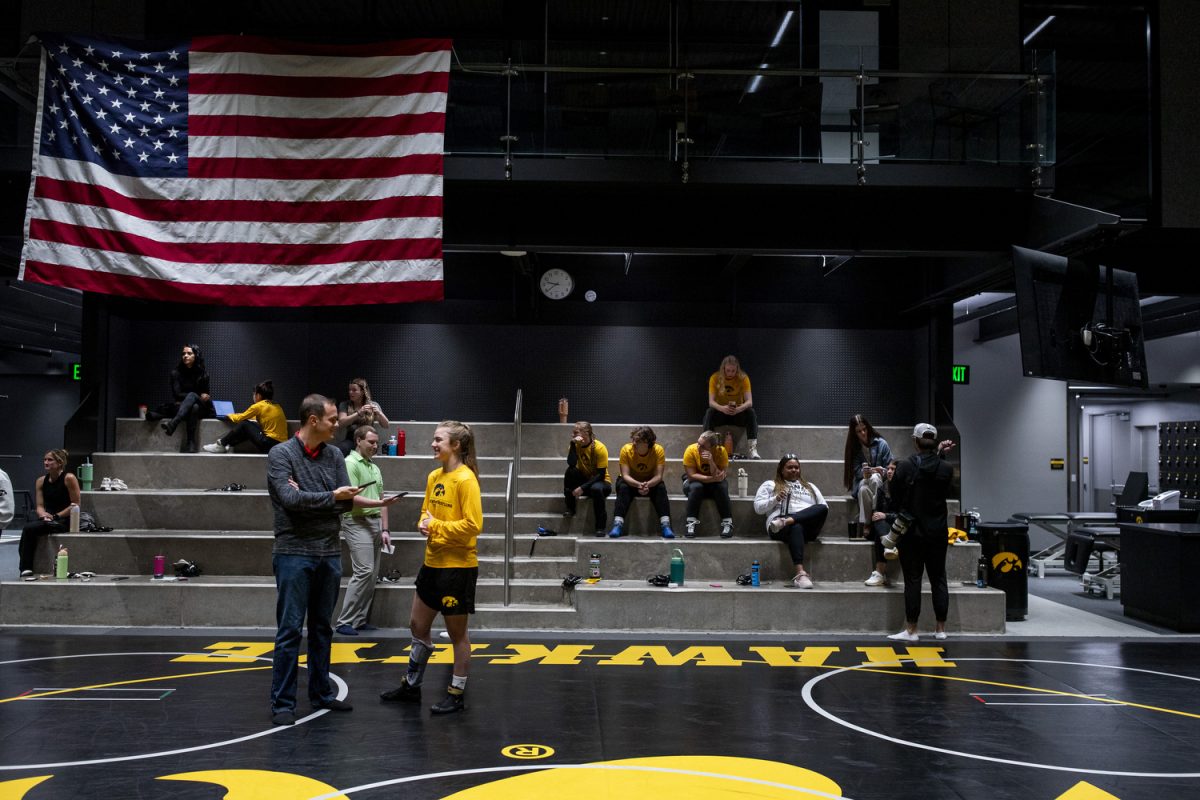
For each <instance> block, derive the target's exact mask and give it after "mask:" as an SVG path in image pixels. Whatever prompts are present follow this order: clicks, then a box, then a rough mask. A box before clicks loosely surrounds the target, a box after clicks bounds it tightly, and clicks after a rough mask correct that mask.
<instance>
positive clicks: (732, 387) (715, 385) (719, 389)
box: [702, 356, 758, 458]
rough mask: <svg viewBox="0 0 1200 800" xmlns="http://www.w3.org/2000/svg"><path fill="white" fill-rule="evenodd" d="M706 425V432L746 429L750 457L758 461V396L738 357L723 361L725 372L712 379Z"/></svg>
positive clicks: (718, 373) (725, 358)
mask: <svg viewBox="0 0 1200 800" xmlns="http://www.w3.org/2000/svg"><path fill="white" fill-rule="evenodd" d="M702 424H703V426H704V430H706V431H711V430H713V429H715V428H717V427H719V426H721V425H735V426H737V427H739V428H745V429H746V448H747V449H748V450H749V451H750V452H749V456H750V458H758V417H757V415H755V413H754V396H753V395H752V394H751V393H750V376H749V375H747V374H746V373H745V372H742V365H741V363H740V362H739V361H738V360H737V356H725V357H724V358H723V359H721V368H720V369H719V370H717V371H716V372H714V373H713V374H712V375H710V376H709V378H708V409H707V410H705V412H704V422H703V423H702ZM729 455H730V456H732V455H733V453H730V454H729Z"/></svg>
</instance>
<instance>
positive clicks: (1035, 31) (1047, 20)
mask: <svg viewBox="0 0 1200 800" xmlns="http://www.w3.org/2000/svg"><path fill="white" fill-rule="evenodd" d="M1051 22H1054V15H1053V14H1051V15H1050V16H1048V17H1046V18H1045V19H1044V20H1042V24H1041V25H1038V26H1037V27H1036V28H1034V29H1033V30H1032V31H1031V32H1030V34H1029V35H1028V36H1026V37H1025V39H1024V40H1023V41H1022V42H1021V44H1023V45H1026V46H1028V45H1029V43H1030V42H1032V41H1033V37H1035V36H1037V35H1038V34H1039V33H1041V32H1042V29H1043V28H1045V27H1046V26H1047V25H1049V24H1050V23H1051Z"/></svg>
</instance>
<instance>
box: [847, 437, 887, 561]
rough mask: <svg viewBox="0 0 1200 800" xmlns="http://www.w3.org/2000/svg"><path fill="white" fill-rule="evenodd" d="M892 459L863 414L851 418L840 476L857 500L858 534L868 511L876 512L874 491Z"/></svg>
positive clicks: (861, 531) (883, 441)
mask: <svg viewBox="0 0 1200 800" xmlns="http://www.w3.org/2000/svg"><path fill="white" fill-rule="evenodd" d="M891 461H892V449H891V448H890V447H888V443H887V440H886V439H884V438H883V437H882V436H880V435H879V434H878V433H876V432H875V429H874V428H873V427H871V423H870V422H868V421H867V418H866V417H864V416H863V415H862V414H855V415H854V416H853V417H851V418H850V428H849V430H847V431H846V452H845V462H844V472H843V474H842V480H843V482H844V483H845V484H846V488H847V489H849V490H850V496H851V497H852V498H854V499H855V500H856V501H857V502H858V535H857V536H856V537H855V538H862V535H863V532H864V531H865V530H866V527H867V523H868V522H870V520H871V515H872V514H873V513H875V495H877V494H879V490H880V488H881V487H882V486H883V476H884V473H885V472H887V465H888V464H889V463H891Z"/></svg>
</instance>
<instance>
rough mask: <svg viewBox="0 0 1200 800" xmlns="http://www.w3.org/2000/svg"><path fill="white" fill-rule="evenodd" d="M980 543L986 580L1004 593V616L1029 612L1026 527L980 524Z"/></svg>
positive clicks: (1009, 617)
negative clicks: (984, 561)
mask: <svg viewBox="0 0 1200 800" xmlns="http://www.w3.org/2000/svg"><path fill="white" fill-rule="evenodd" d="M979 543H980V545H981V546H982V547H983V557H984V558H986V559H987V582H988V586H990V587H992V588H993V589H1000V590H1001V591H1003V592H1004V618H1005V619H1006V620H1008V621H1010V622H1012V621H1014V620H1022V619H1025V617H1026V616H1027V615H1028V614H1029V573H1028V571H1027V567H1028V565H1029V526H1028V525H1022V524H1020V523H1016V522H981V523H979Z"/></svg>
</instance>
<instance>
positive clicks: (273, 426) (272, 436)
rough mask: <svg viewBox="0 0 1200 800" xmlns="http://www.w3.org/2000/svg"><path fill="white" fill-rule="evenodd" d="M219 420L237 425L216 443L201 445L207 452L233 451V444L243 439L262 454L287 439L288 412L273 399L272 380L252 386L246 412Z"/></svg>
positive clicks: (273, 388) (273, 387) (273, 385)
mask: <svg viewBox="0 0 1200 800" xmlns="http://www.w3.org/2000/svg"><path fill="white" fill-rule="evenodd" d="M220 419H223V420H225V421H226V422H233V423H236V427H235V428H234V429H233V430H231V431H230V432H229V433H227V434H225V435H224V436H222V437H221V438H220V439H217V441H216V442H215V443H213V444H206V445H204V452H206V453H232V452H233V448H234V447H235V446H236V445H238V444H241V443H242V442H245V441H249V442H250V444H252V445H254V449H255V450H257V451H258V452H260V453H265V452H267V451H268V450H270V449H271V448H272V447H274V446H275V445H277V444H279V443H280V442H286V441H287V438H288V425H287V415H286V414H284V413H283V409H282V408H280V407H279V404H278V403H276V402H275V384H274V383H272V382H271V381H263V382H262V383H260V384H258V385H257V386H255V387H254V404H253V405H251V406H250V407H249V408H247V409H246V410H245V411H243V412H242V413H240V414H230V415H229V416H227V417H221V418H220Z"/></svg>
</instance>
